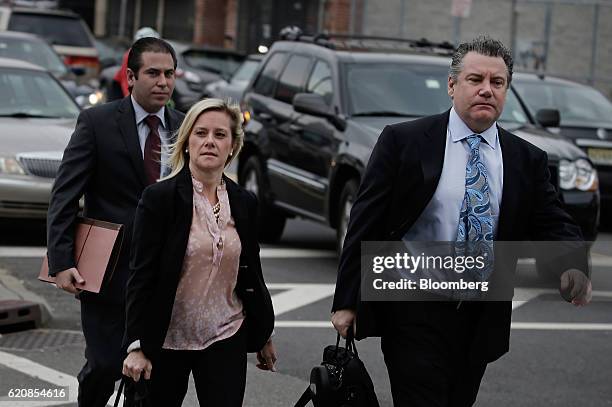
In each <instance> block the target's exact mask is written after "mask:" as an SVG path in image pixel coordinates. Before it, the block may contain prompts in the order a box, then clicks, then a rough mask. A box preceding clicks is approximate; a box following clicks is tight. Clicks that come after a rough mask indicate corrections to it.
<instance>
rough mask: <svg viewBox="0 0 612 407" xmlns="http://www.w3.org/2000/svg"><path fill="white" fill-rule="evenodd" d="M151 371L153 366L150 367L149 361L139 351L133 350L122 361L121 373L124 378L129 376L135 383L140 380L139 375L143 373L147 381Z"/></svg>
mask: <svg viewBox="0 0 612 407" xmlns="http://www.w3.org/2000/svg"><path fill="white" fill-rule="evenodd" d="M152 369H153V365H151V361H150V360H149V359H147V357H146V356H145V354H144V353H142V351H141V350H134V351H132V352H130V353H129V354H128V355H127V357H126V358H125V360H124V361H123V371H122V373H123V375H124V376H129V377H131V378H132V379H134V381H135V382H137V381H138V380H140V375H141V374H142V372H143V371H144V378H145V380H149V379H150V378H151V370H152Z"/></svg>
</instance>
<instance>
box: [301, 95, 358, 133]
mask: <svg viewBox="0 0 612 407" xmlns="http://www.w3.org/2000/svg"><path fill="white" fill-rule="evenodd" d="M293 108H294V109H295V111H296V112H299V113H305V114H310V115H313V116H319V117H325V118H326V119H328V120H329V121H330V122H331V123H332V124H333V125H334V126H336V128H337V129H339V130H344V129H345V128H346V121H345V120H344V119H342V118H341V117H338V115H336V114H335V113H333V112H332V111H331V109H330V108H329V106H328V105H327V103H326V102H325V99H324V98H323V96H321V95H317V94H316V93H298V94H296V95H295V96H294V97H293Z"/></svg>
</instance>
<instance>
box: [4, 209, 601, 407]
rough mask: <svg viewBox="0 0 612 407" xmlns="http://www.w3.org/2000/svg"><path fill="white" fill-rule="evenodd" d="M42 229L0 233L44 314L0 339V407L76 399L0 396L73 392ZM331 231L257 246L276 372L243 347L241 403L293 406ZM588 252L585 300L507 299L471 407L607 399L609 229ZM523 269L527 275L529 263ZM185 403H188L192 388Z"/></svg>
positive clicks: (371, 355) (380, 379)
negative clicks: (44, 271) (502, 336)
mask: <svg viewBox="0 0 612 407" xmlns="http://www.w3.org/2000/svg"><path fill="white" fill-rule="evenodd" d="M41 230H42V229H41V228H37V227H36V226H33V227H32V226H30V227H28V228H23V227H21V226H19V225H17V227H15V228H12V229H11V230H10V231H9V232H8V233H7V234H3V237H0V279H2V278H6V279H8V280H10V281H13V282H15V281H17V282H18V283H19V284H21V286H22V288H23V289H25V290H27V292H29V293H33V294H34V295H38V296H39V297H40V298H41V299H42V300H44V301H46V303H47V304H48V306H49V308H50V310H51V314H52V317H53V318H52V319H51V321H50V322H49V323H48V325H47V326H46V327H45V329H44V330H36V331H32V330H30V331H25V332H18V333H11V334H5V335H3V336H2V337H0V406H7V407H8V406H11V407H13V406H17V405H23V406H47V405H62V406H68V405H75V404H74V403H67V402H65V401H63V402H62V401H58V402H56V404H53V403H52V402H51V401H49V400H47V401H41V402H33V401H29V402H25V403H24V404H16V403H15V401H6V400H5V401H2V397H3V396H6V395H7V393H8V391H9V390H10V389H11V388H13V389H14V388H26V389H27V388H31V389H33V388H39V389H40V388H58V386H60V385H68V386H72V387H70V388H69V390H70V395H69V396H70V399H72V400H74V398H75V396H76V388H75V387H74V386H75V384H76V381H75V379H74V378H75V377H76V374H77V373H78V371H79V369H80V367H81V365H82V364H83V361H84V358H83V350H84V342H83V338H82V336H81V334H80V331H79V330H80V321H79V311H78V303H77V301H76V300H74V299H73V298H72V297H71V296H70V295H67V294H65V293H63V292H60V291H59V290H57V289H55V288H53V287H52V286H50V285H46V284H43V283H40V282H38V281H37V280H36V275H37V273H38V270H39V267H40V261H41V256H42V253H43V250H42V249H40V248H38V247H39V246H41V245H42V244H43V243H44V238H42V237H41V235H40V233H41ZM334 239H335V237H334V233H333V231H332V230H330V229H327V228H324V227H319V226H316V225H312V224H310V223H307V222H303V221H290V222H289V223H288V227H287V231H286V233H285V236H284V237H283V240H282V242H281V243H280V244H279V245H275V246H264V247H263V250H262V262H263V268H264V274H265V278H266V282H267V283H268V285H269V286H270V289H271V293H272V295H273V298H274V302H275V309H276V312H277V327H276V335H275V337H274V340H275V343H276V346H277V351H278V355H279V361H278V365H277V368H278V372H277V373H268V372H261V371H257V369H256V368H255V367H254V357H253V356H252V355H251V357H250V363H249V370H248V383H247V393H246V396H245V402H244V405H245V406H266V407H268V406H269V407H275V406H292V405H293V404H294V403H295V401H296V400H297V399H298V398H299V396H300V394H301V392H302V391H303V390H304V388H305V387H306V386H307V380H308V376H309V372H310V369H311V368H312V367H313V366H315V365H317V364H319V363H320V361H321V356H322V350H323V347H324V346H326V345H328V344H331V343H333V342H335V331H333V329H332V328H331V325H330V324H329V310H330V306H331V300H332V296H331V295H332V293H333V284H334V282H335V273H336V267H337V258H336V256H335V251H334ZM23 246H29V248H23ZM593 251H594V253H596V254H595V256H594V262H593V264H594V268H593V283H594V289H595V290H596V294H597V295H596V296H595V297H594V300H593V302H592V303H591V304H590V305H589V306H588V307H584V308H575V307H573V306H571V305H569V304H567V303H563V302H561V301H556V300H552V299H551V298H552V297H551V295H548V294H543V295H540V296H538V297H536V298H534V299H532V300H531V301H528V302H526V303H523V304H516V307H517V308H516V309H515V311H514V315H513V324H514V325H513V329H512V334H511V350H510V352H509V353H508V354H507V355H505V356H504V357H502V358H501V359H500V360H499V361H497V362H495V363H493V364H491V365H490V366H489V368H488V369H487V372H486V374H485V377H484V381H483V383H482V387H481V391H480V394H479V396H478V401H477V404H476V405H477V406H491V405H495V406H496V407H506V406H508V407H510V406H543V405H549V406H568V407H569V406H571V407H576V406H580V407H582V406H585V407H586V406H594V407H595V406H597V407H600V406H612V380H611V376H612V374H611V372H612V352H611V349H612V235H610V234H602V235H600V238H599V239H598V241H597V242H596V244H595V246H594V249H593ZM525 267H526V269H525V270H526V271H525V272H526V273H529V272H530V270H529V267H530V266H529V265H526V266H525ZM532 271H533V270H531V272H532ZM3 276H4V277H3ZM554 297H555V298H556V296H554ZM357 346H358V350H359V354H360V356H361V357H362V359H363V360H364V361H365V363H366V366H367V368H368V370H369V372H370V374H371V376H372V378H373V380H374V383H375V386H376V391H377V394H378V397H379V400H380V402H381V406H391V397H390V391H389V383H388V379H387V375H386V370H385V366H384V363H383V360H382V356H381V352H380V343H379V341H378V340H377V339H367V340H365V341H361V342H359V343H358V345H357ZM38 400H42V399H41V398H39V399H38ZM184 405H185V406H192V405H193V406H197V402H196V398H195V392H194V391H193V386H191V388H190V390H189V393H188V396H187V398H186V401H185V403H184Z"/></svg>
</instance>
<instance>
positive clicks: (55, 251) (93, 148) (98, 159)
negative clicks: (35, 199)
mask: <svg viewBox="0 0 612 407" xmlns="http://www.w3.org/2000/svg"><path fill="white" fill-rule="evenodd" d="M165 111H166V126H167V127H168V129H169V130H170V134H174V133H175V132H176V131H178V128H179V127H180V125H181V122H182V121H183V117H184V115H183V114H182V113H181V112H178V111H176V110H174V109H170V108H168V107H166V110H165ZM146 185H147V180H146V176H145V172H144V162H143V158H142V152H141V148H140V141H139V140H138V130H137V128H136V118H135V114H134V107H133V106H132V101H131V99H130V96H128V97H126V98H124V99H121V100H117V101H114V102H110V103H106V104H104V105H101V106H96V107H92V108H91V109H87V110H83V111H82V112H81V114H80V115H79V118H78V120H77V125H76V128H75V130H74V133H73V134H72V137H71V138H70V142H69V143H68V146H67V147H66V150H65V151H64V157H63V159H62V164H61V165H60V168H59V171H58V173H57V178H56V179H55V184H54V185H53V190H52V193H51V200H50V204H49V213H48V215H47V250H48V256H49V274H51V275H55V274H56V273H58V272H59V271H62V270H65V269H68V268H70V267H74V265H75V262H74V254H73V251H74V249H73V248H74V227H75V219H76V216H77V214H78V212H79V199H80V198H81V196H83V194H84V196H85V208H84V211H83V214H84V215H85V216H87V217H90V218H94V219H99V220H104V221H107V222H113V223H120V224H123V225H124V226H125V231H124V233H125V234H124V239H123V246H122V249H121V253H120V256H119V260H118V262H117V266H116V268H115V273H114V274H113V278H112V280H111V281H110V283H109V284H108V285H107V286H105V287H103V289H102V291H101V293H100V294H99V295H95V294H92V293H85V292H83V293H81V299H96V300H101V301H104V302H111V303H116V304H120V303H124V302H125V283H126V280H127V275H128V260H129V242H130V240H131V235H132V222H133V219H134V211H135V210H136V206H137V205H138V199H139V198H140V195H141V194H142V191H143V189H144V188H145V186H146Z"/></svg>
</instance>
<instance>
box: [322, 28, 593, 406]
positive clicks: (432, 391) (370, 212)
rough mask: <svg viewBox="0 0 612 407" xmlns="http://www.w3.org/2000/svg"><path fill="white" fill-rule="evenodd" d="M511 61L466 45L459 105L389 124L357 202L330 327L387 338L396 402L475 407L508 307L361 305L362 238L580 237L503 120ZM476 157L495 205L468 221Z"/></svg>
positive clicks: (539, 167)
mask: <svg viewBox="0 0 612 407" xmlns="http://www.w3.org/2000/svg"><path fill="white" fill-rule="evenodd" d="M512 65H513V64H512V57H511V55H510V53H509V51H508V50H507V49H506V48H505V47H504V46H503V44H501V43H500V42H499V41H496V40H493V39H490V38H487V37H480V38H477V39H475V40H473V41H471V42H469V43H464V44H461V45H460V46H459V48H458V49H457V51H456V53H455V55H454V56H453V58H452V62H451V68H450V73H449V79H448V94H449V96H450V97H451V99H452V101H453V107H452V108H451V109H450V110H449V111H447V112H445V113H443V114H440V115H435V116H430V117H425V118H423V119H420V120H415V121H411V122H404V123H399V124H395V125H391V126H387V127H386V128H385V129H384V130H383V132H382V133H381V135H380V138H379V140H378V142H377V144H376V146H375V148H374V150H373V152H372V155H371V158H370V161H369V163H368V167H367V169H366V172H365V175H364V176H363V181H362V184H361V186H360V188H359V192H358V194H357V198H356V200H355V202H354V205H353V208H352V211H351V217H350V222H349V227H348V232H347V236H346V239H345V242H344V248H343V252H342V256H341V259H340V266H339V272H338V277H337V285H336V292H335V296H334V303H333V309H332V311H333V314H332V323H333V324H334V326H335V328H336V329H337V330H338V332H340V333H341V334H342V335H343V336H345V335H346V332H347V330H348V329H353V328H355V329H356V338H358V339H360V338H364V337H367V336H381V348H382V351H383V354H384V358H385V363H386V365H387V370H388V372H389V378H390V382H391V391H392V394H393V401H394V405H395V406H411V407H412V406H423V407H437V406H440V407H448V406H453V407H456V406H457V407H458V406H471V405H472V404H473V403H474V402H475V400H476V396H477V394H478V389H479V386H480V382H481V379H482V377H483V375H484V372H485V369H486V366H487V363H489V362H492V361H494V360H496V359H498V358H499V357H501V356H502V355H503V354H504V353H505V352H507V351H508V348H509V334H510V316H511V303H510V302H509V301H499V302H485V301H480V302H477V301H472V302H467V301H463V302H460V301H450V300H447V301H439V302H416V301H412V302H408V301H406V302H374V303H372V302H365V301H361V299H360V283H361V275H360V246H361V242H362V241H384V240H389V241H393V240H404V241H421V242H427V241H430V242H434V241H435V242H454V241H459V240H460V239H458V235H461V234H463V232H461V233H458V230H459V227H460V225H463V226H466V225H467V229H468V230H469V229H473V230H484V231H485V233H486V228H487V227H490V228H491V229H492V230H490V232H491V236H494V240H496V241H523V240H549V241H550V240H565V241H580V240H582V237H581V232H580V230H579V228H578V227H577V226H576V225H575V223H574V222H573V220H572V219H571V217H570V216H569V215H567V213H566V212H564V211H563V209H562V208H561V206H560V203H559V201H558V199H557V197H556V193H555V189H554V187H553V186H552V185H551V183H550V173H549V171H548V163H547V156H546V153H544V152H543V151H542V150H540V149H538V148H536V147H535V146H533V145H531V144H529V143H527V142H526V141H524V140H522V139H520V138H518V137H517V136H515V135H513V134H511V133H509V132H507V131H505V130H504V129H502V128H501V127H499V126H498V125H497V123H496V120H497V119H498V118H499V116H500V115H501V113H502V109H503V107H504V102H505V97H506V92H508V88H509V85H510V81H511V79H512ZM472 159H474V160H475V161H477V164H478V168H479V169H480V175H481V177H482V178H483V181H484V182H483V183H482V185H486V187H485V188H483V189H482V190H479V191H478V192H479V194H480V192H482V196H484V197H485V198H487V199H488V200H489V202H487V205H485V206H486V207H487V212H486V216H482V217H481V216H480V215H479V216H474V217H471V218H470V219H469V222H472V224H468V223H466V222H468V217H467V216H465V215H466V212H464V210H465V209H466V202H467V201H466V199H469V196H468V194H467V193H466V189H467V188H468V183H467V182H466V179H467V178H466V172H468V173H469V172H470V168H471V167H470V164H469V162H472V161H471V160H472ZM472 163H473V164H475V162H472ZM483 166H484V167H483ZM483 168H484V169H483ZM472 181H473V179H472ZM485 190H486V193H485ZM468 212H469V205H468ZM476 218H479V219H480V220H481V223H480V224H478V225H474V224H473V222H475V220H474V219H476ZM483 219H484V220H483ZM476 222H477V221H476ZM465 230H466V229H465V228H464V230H463V231H464V232H465ZM480 238H483V236H482V235H481V236H480ZM468 241H469V239H468ZM514 261H516V259H514ZM514 264H515V265H516V263H514ZM573 272H575V270H573V271H572V273H570V272H569V271H568V272H566V273H567V274H565V273H564V276H565V277H564V278H566V277H568V276H569V278H567V280H564V284H566V285H568V287H569V288H570V290H569V291H571V293H572V294H571V295H572V298H571V300H572V302H573V303H574V304H575V305H583V304H585V303H587V302H588V301H589V299H590V292H591V291H590V290H591V286H590V281H587V282H586V283H584V284H582V285H581V284H579V283H578V281H577V280H580V279H574V278H572V277H571V276H575V274H573ZM493 273H494V274H495V270H494V271H493ZM568 287H565V288H568Z"/></svg>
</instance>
